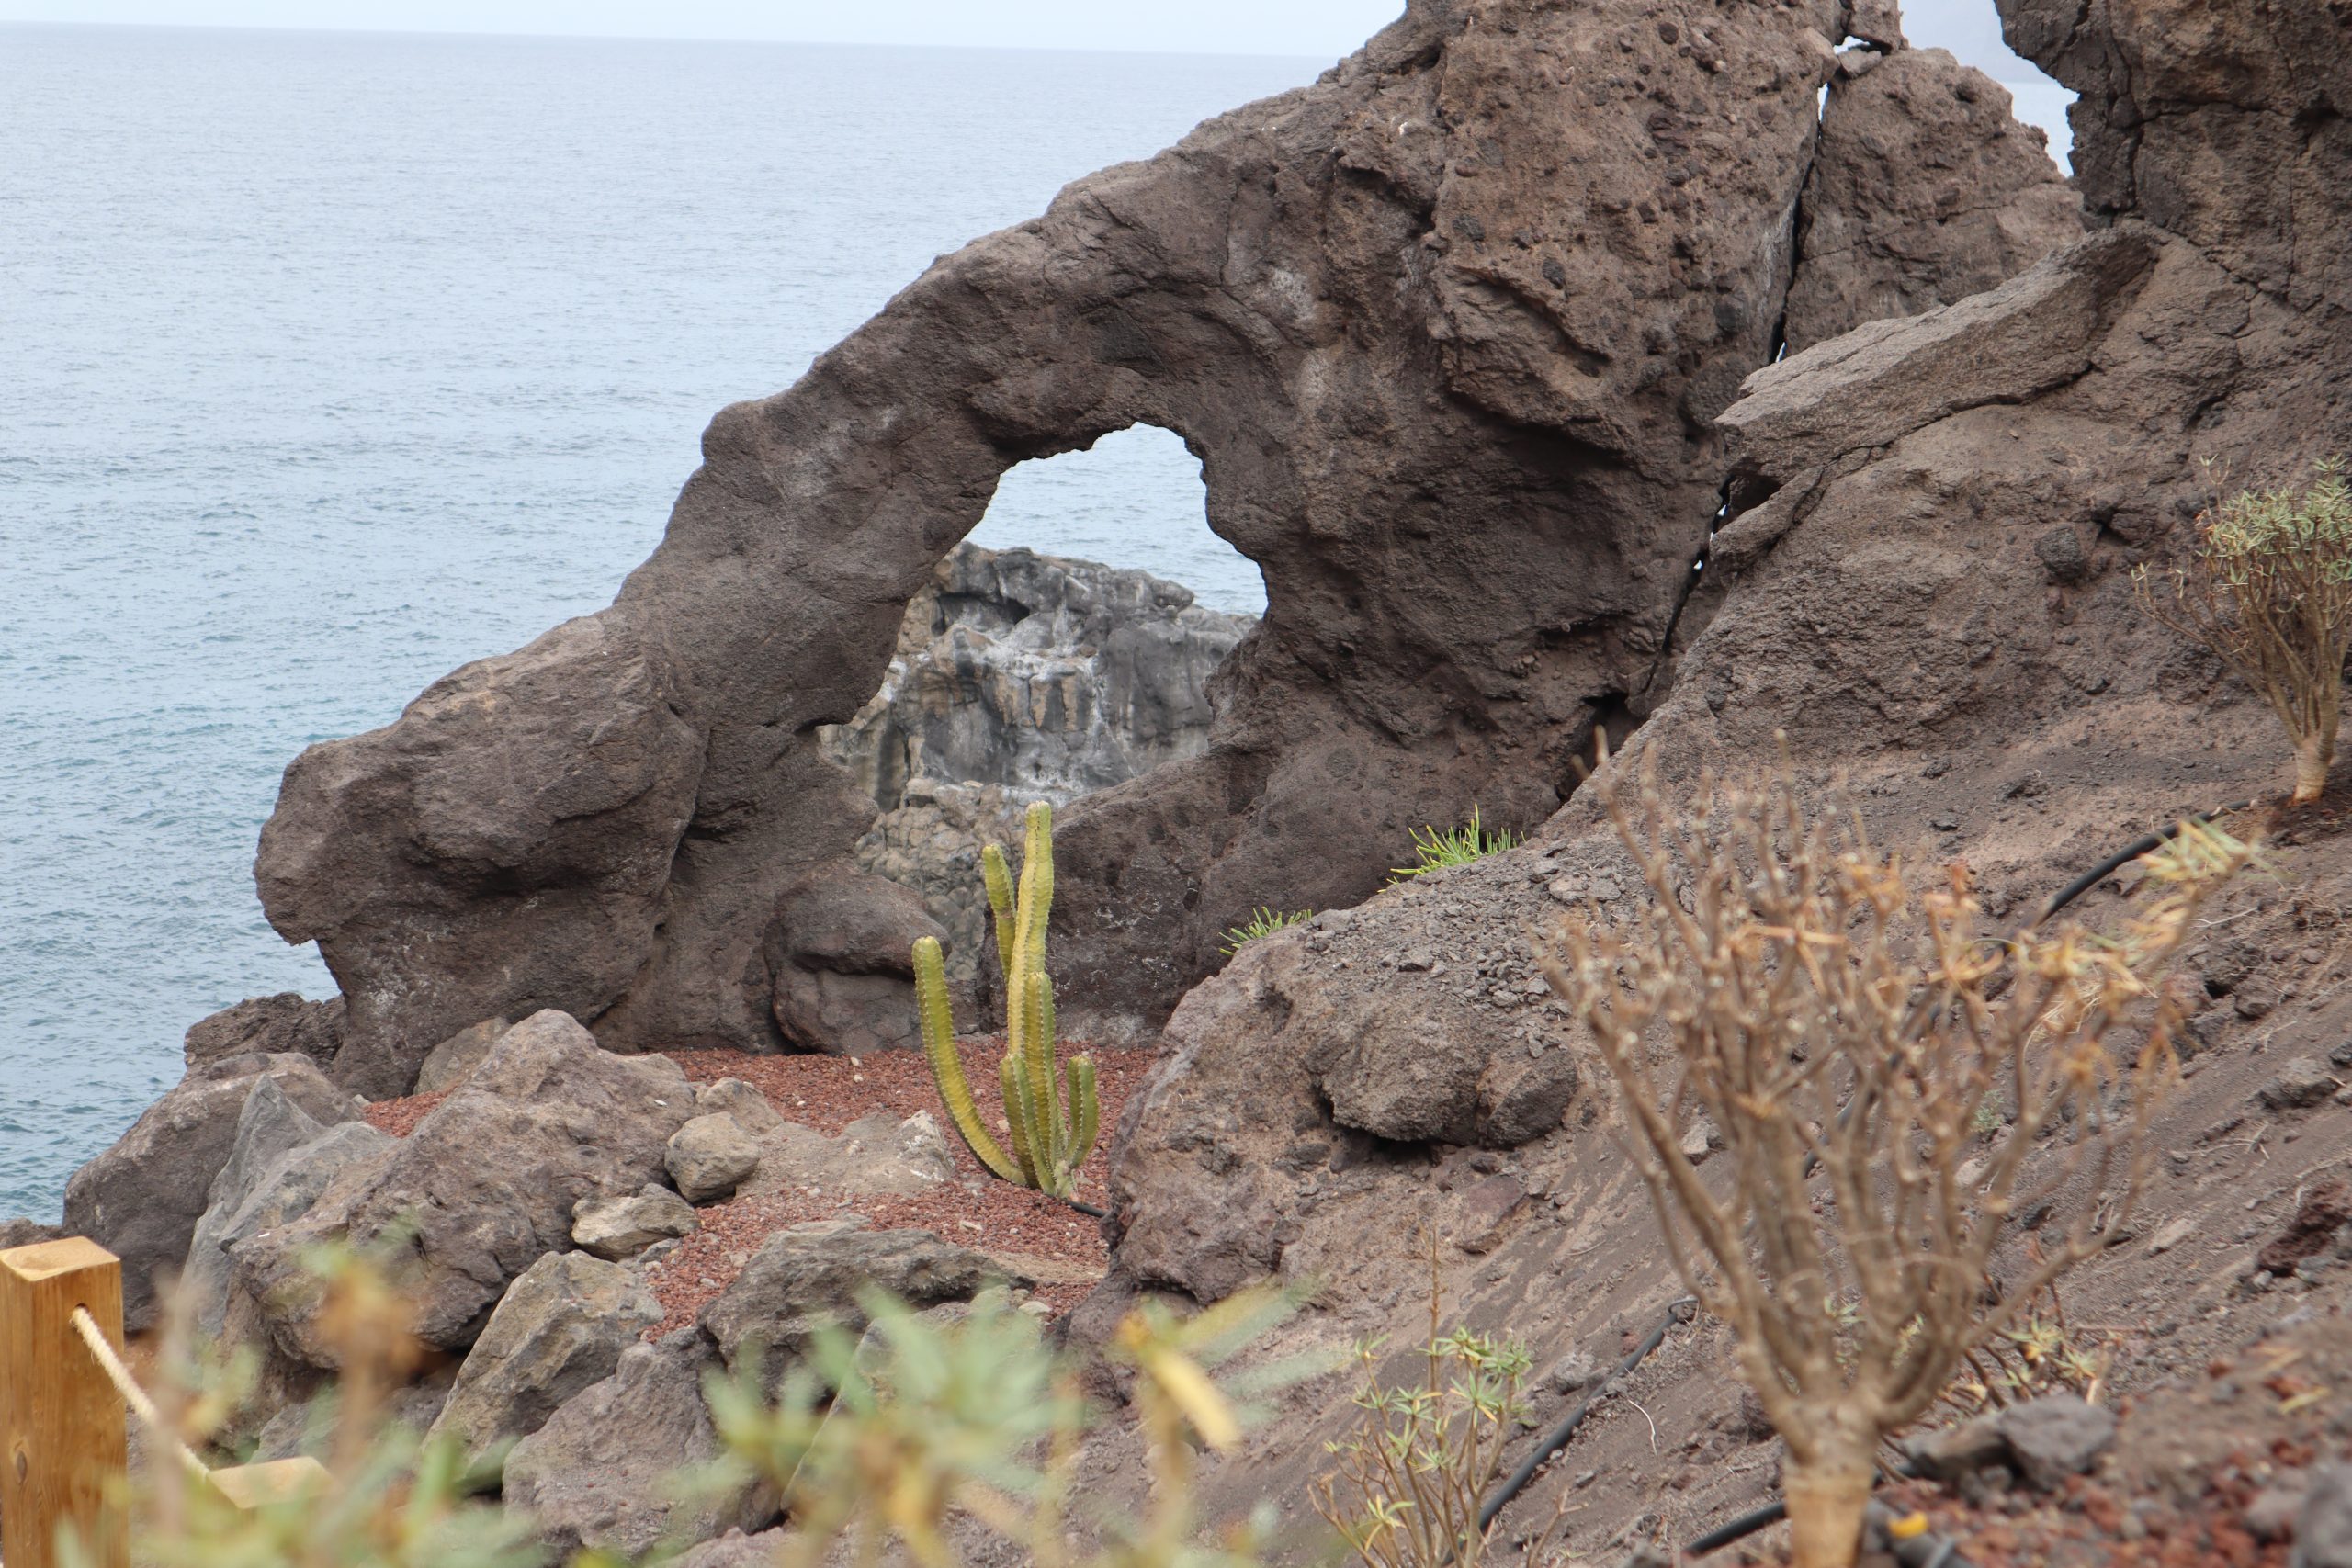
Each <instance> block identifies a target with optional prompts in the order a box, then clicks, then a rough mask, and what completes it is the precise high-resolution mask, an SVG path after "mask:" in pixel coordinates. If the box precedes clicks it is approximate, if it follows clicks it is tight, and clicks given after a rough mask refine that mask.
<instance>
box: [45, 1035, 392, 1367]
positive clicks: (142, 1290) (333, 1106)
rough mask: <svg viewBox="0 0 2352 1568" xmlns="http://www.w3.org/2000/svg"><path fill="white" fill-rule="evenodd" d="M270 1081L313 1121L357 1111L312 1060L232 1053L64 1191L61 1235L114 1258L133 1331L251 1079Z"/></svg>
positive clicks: (220, 1157)
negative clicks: (119, 1266)
mask: <svg viewBox="0 0 2352 1568" xmlns="http://www.w3.org/2000/svg"><path fill="white" fill-rule="evenodd" d="M261 1077H268V1078H272V1079H275V1080H276V1082H277V1088H278V1089H280V1090H281V1091H282V1092H283V1095H284V1098H285V1099H286V1100H287V1101H288V1104H289V1106H290V1107H291V1108H294V1109H298V1110H299V1111H300V1112H301V1113H302V1114H304V1115H307V1116H308V1117H310V1118H311V1119H313V1120H314V1121H316V1122H341V1121H344V1120H345V1118H347V1117H351V1116H356V1115H357V1114H358V1113H359V1107H358V1106H357V1105H356V1103H354V1102H353V1100H352V1099H351V1097H350V1096H349V1095H347V1094H345V1093H344V1092H343V1091H342V1090H340V1089H336V1088H335V1086H334V1085H333V1084H331V1083H329V1082H328V1081H327V1080H326V1078H325V1077H323V1076H322V1074H321V1073H320V1071H319V1069H318V1067H317V1066H315V1065H313V1064H312V1062H311V1058H310V1057H308V1056H303V1055H293V1054H291V1053H287V1054H282V1055H269V1056H264V1055H232V1056H222V1057H218V1058H215V1059H213V1060H211V1061H209V1062H207V1063H205V1064H204V1065H203V1066H198V1067H193V1068H191V1069H190V1070H189V1072H188V1075H187V1077H184V1078H182V1079H181V1080H180V1082H179V1084H178V1085H177V1087H175V1088H174V1089H172V1090H171V1092H169V1093H168V1094H166V1095H164V1098H163V1099H161V1100H157V1101H156V1102H155V1103H154V1104H153V1105H151V1106H149V1107H148V1108H147V1111H146V1114H144V1115H143V1116H141V1117H140V1118H139V1120H138V1121H137V1122H134V1123H132V1125H131V1128H130V1131H129V1132H128V1133H125V1134H123V1135H122V1138H121V1140H120V1141H119V1142H118V1143H117V1144H116V1145H114V1146H113V1147H112V1148H110V1149H108V1150H107V1152H106V1153H104V1154H102V1155H100V1156H98V1157H97V1158H96V1159H94V1160H92V1161H91V1162H90V1163H89V1164H87V1165H85V1166H84V1167H83V1168H81V1169H79V1170H77V1171H75V1172H74V1179H73V1180H71V1181H70V1182H68V1183H66V1187H65V1231H66V1234H67V1235H85V1236H88V1237H89V1238H90V1239H91V1240H93V1241H95V1242H96V1243H97V1244H98V1245H99V1246H101V1247H105V1248H106V1249H107V1251H109V1252H111V1253H113V1254H114V1255H115V1256H116V1257H118V1258H121V1259H122V1315H123V1322H124V1325H126V1326H127V1327H128V1328H129V1329H130V1332H132V1333H137V1332H139V1331H140V1330H141V1329H144V1328H146V1327H147V1326H149V1325H151V1324H152V1323H153V1321H154V1314H155V1282H156V1280H155V1276H156V1274H157V1272H158V1271H159V1270H171V1271H177V1269H179V1268H180V1266H181V1265H182V1264H183V1263H184V1262H185V1261H186V1260H187V1251H188V1243H189V1240H190V1239H191V1238H192V1237H193V1236H194V1235H195V1233H196V1225H197V1221H198V1219H200V1218H202V1217H203V1214H204V1211H205V1209H206V1207H207V1206H208V1205H209V1201H210V1197H211V1190H212V1179H213V1178H214V1177H216V1176H218V1175H219V1174H220V1168H221V1167H222V1166H224V1165H226V1164H228V1163H229V1156H230V1155H231V1153H232V1151H233V1150H234V1148H235V1146H236V1142H237V1130H238V1124H239V1122H240V1120H241V1119H242V1117H243V1111H244V1108H245V1102H246V1100H248V1099H250V1098H251V1096H252V1094H253V1089H254V1080H256V1079H257V1078H261Z"/></svg>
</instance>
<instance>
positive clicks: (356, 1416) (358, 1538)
mask: <svg viewBox="0 0 2352 1568" xmlns="http://www.w3.org/2000/svg"><path fill="white" fill-rule="evenodd" d="M306 1263H307V1265H308V1266H309V1268H310V1269H311V1272H312V1275H313V1283H314V1285H315V1288H316V1289H317V1290H318V1291H319V1292H320V1296H321V1311H320V1314H319V1319H318V1321H319V1325H320V1327H321V1330H322V1333H323V1334H324V1336H325V1337H326V1338H327V1341H328V1343H329V1345H330V1347H331V1348H333V1349H334V1354H335V1356H336V1359H338V1360H339V1361H340V1363H341V1364H342V1367H343V1369H344V1370H343V1374H342V1378H341V1381H340V1382H339V1383H338V1384H337V1386H336V1387H335V1388H334V1390H332V1391H331V1395H330V1396H329V1397H326V1398H323V1399H322V1400H321V1401H319V1402H317V1403H315V1404H314V1405H313V1408H314V1409H318V1410H323V1411H325V1412H327V1413H328V1415H327V1420H326V1423H325V1425H324V1428H323V1430H321V1431H318V1432H316V1433H314V1436H315V1437H317V1438H320V1439H321V1446H322V1449H323V1450H324V1452H325V1454H326V1462H325V1463H324V1465H323V1466H319V1467H310V1466H309V1461H298V1464H297V1465H295V1466H289V1467H288V1469H290V1470H291V1471H292V1473H290V1474H289V1473H286V1472H282V1471H281V1472H277V1473H276V1474H275V1475H274V1477H273V1482H274V1483H273V1484H271V1485H269V1486H267V1487H266V1488H264V1491H265V1492H266V1495H268V1496H269V1500H267V1501H264V1502H262V1503H260V1504H259V1505H258V1506H254V1507H251V1508H243V1507H239V1506H236V1505H235V1504H234V1503H232V1501H231V1500H230V1498H229V1496H228V1495H226V1494H225V1493H224V1492H223V1491H222V1490H221V1489H220V1485H219V1484H216V1483H215V1481H214V1480H213V1479H211V1478H210V1477H208V1476H205V1475H201V1474H198V1473H197V1472H195V1470H194V1468H193V1465H194V1463H195V1461H193V1460H191V1461H190V1464H189V1465H185V1466H184V1465H180V1464H174V1463H171V1462H169V1461H168V1460H166V1459H164V1458H163V1457H161V1452H162V1450H164V1449H166V1448H168V1447H169V1446H170V1439H171V1438H177V1439H178V1440H179V1441H180V1442H181V1443H184V1444H186V1445H187V1446H188V1447H189V1448H190V1449H192V1450H212V1449H215V1447H216V1445H217V1444H218V1443H219V1441H220V1439H222V1438H223V1437H224V1436H225V1432H226V1425H225V1424H226V1423H227V1422H228V1421H229V1420H230V1419H231V1418H232V1416H233V1415H234V1414H235V1413H236V1412H237V1411H238V1410H239V1409H240V1408H241V1407H242V1406H243V1405H244V1404H245V1403H246V1401H247V1399H248V1398H249V1396H250V1394H251V1392H252V1387H253V1381H254V1366H255V1358H254V1356H253V1355H251V1354H250V1353H249V1352H246V1351H243V1350H241V1349H230V1350H221V1349H218V1348H198V1347H196V1346H195V1344H194V1341H193V1338H192V1337H191V1334H190V1332H189V1319H190V1314H189V1311H188V1303H187V1301H186V1298H184V1297H182V1296H179V1295H178V1294H176V1293H174V1294H172V1295H167V1296H166V1297H165V1309H166V1310H165V1315H164V1331H163V1334H162V1336H161V1338H160V1342H159V1345H158V1348H157V1353H156V1356H155V1359H154V1363H153V1371H152V1372H150V1373H148V1374H145V1375H144V1377H143V1378H142V1381H147V1382H149V1384H150V1389H149V1391H150V1393H152V1394H153V1397H154V1402H155V1406H156V1410H157V1414H158V1416H159V1418H160V1422H161V1425H162V1427H164V1432H163V1433H150V1434H149V1452H150V1453H153V1454H157V1455H158V1457H157V1459H156V1460H155V1461H154V1462H153V1463H152V1464H150V1465H149V1466H148V1467H147V1468H146V1471H145V1472H144V1473H143V1474H142V1475H140V1476H138V1477H136V1478H134V1481H133V1483H132V1487H131V1489H130V1491H129V1492H128V1493H127V1495H122V1496H119V1497H118V1498H116V1499H115V1500H114V1506H117V1507H119V1508H121V1509H123V1510H125V1511H126V1512H127V1513H128V1514H129V1517H130V1524H131V1555H132V1558H133V1560H134V1561H135V1562H141V1563H144V1564H152V1565H153V1568H543V1565H545V1564H546V1563H547V1562H548V1560H549V1553H548V1551H546V1549H545V1548H543V1547H541V1546H540V1545H539V1544H538V1542H537V1539H536V1532H535V1529H534V1527H533V1524H532V1521H531V1518H530V1516H529V1515H527V1514H526V1513H524V1512H522V1511H521V1510H519V1509H505V1508H501V1507H498V1506H495V1505H494V1504H492V1503H489V1502H485V1501H483V1500H481V1497H480V1496H479V1494H480V1493H481V1491H482V1490H483V1489H484V1487H485V1486H487V1485H489V1484H491V1483H492V1482H493V1481H494V1480H495V1472H494V1471H486V1470H484V1469H481V1468H479V1467H472V1468H469V1465H468V1462H467V1457H466V1450H465V1445H464V1444H463V1443H462V1442H459V1441H457V1440H456V1439H454V1438H434V1439H426V1438H421V1437H419V1436H418V1435H417V1434H416V1433H415V1432H413V1431H412V1430H411V1429H409V1428H408V1427H404V1426H401V1425H400V1424H399V1423H397V1422H390V1421H387V1420H385V1419H384V1400H385V1397H386V1396H387V1395H388V1394H389V1393H390V1390H391V1389H392V1388H394V1387H396V1386H398V1384H399V1383H400V1382H401V1381H402V1380H403V1379H404V1378H406V1377H407V1376H408V1375H409V1373H410V1372H411V1371H413V1369H414V1367H415V1365H416V1363H417V1346H416V1342H415V1340H414V1339H413V1337H412V1336H411V1334H410V1332H409V1327H410V1322H411V1309H410V1306H409V1304H408V1303H406V1302H405V1301H403V1300H401V1298H400V1297H399V1296H398V1295H397V1294H396V1293H395V1292H393V1291H392V1290H391V1289H390V1286H389V1284H388V1283H387V1282H386V1280H385V1279H384V1276H383V1274H382V1271H381V1269H380V1268H379V1264H378V1262H377V1260H376V1259H374V1258H370V1257H368V1256H364V1255H361V1254H359V1253H356V1252H355V1251H354V1250H352V1249H351V1248H348V1247H321V1248H317V1249H314V1250H313V1252H312V1253H311V1255H310V1256H309V1257H308V1258H306ZM220 1473H221V1472H219V1471H217V1470H216V1471H215V1472H214V1474H216V1475H218V1474H220ZM249 1473H250V1472H249ZM61 1561H62V1562H63V1563H64V1564H66V1568H90V1565H91V1564H92V1563H93V1561H94V1559H93V1558H92V1556H91V1554H90V1553H89V1552H88V1551H86V1550H85V1547H84V1545H83V1543H82V1542H81V1541H79V1540H71V1539H69V1540H66V1541H64V1542H62V1551H61ZM583 1568H584V1565H583Z"/></svg>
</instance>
